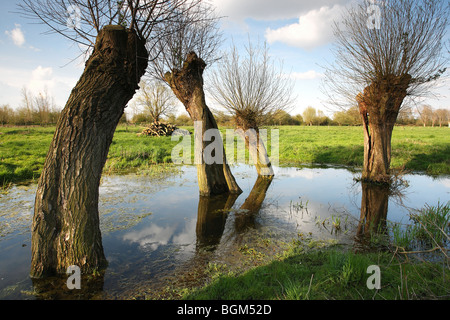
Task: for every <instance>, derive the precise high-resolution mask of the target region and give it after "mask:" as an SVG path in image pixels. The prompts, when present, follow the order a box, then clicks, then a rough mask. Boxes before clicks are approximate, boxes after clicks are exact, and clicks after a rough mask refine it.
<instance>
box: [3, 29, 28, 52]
mask: <svg viewBox="0 0 450 320" xmlns="http://www.w3.org/2000/svg"><path fill="white" fill-rule="evenodd" d="M5 34H6V35H7V36H9V37H10V38H11V39H12V41H13V42H14V44H15V45H16V46H18V47H21V46H23V45H24V44H25V36H24V34H23V32H22V30H21V29H20V24H16V28H15V29H12V30H11V31H5Z"/></svg>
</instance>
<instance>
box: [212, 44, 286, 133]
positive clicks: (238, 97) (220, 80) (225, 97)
mask: <svg viewBox="0 0 450 320" xmlns="http://www.w3.org/2000/svg"><path fill="white" fill-rule="evenodd" d="M245 49H246V56H245V57H244V58H241V56H240V55H239V53H238V50H237V48H236V46H233V47H232V48H231V51H230V52H229V53H228V54H224V55H223V60H221V63H220V64H218V67H217V68H216V69H215V70H214V72H213V75H212V85H211V89H210V93H211V95H212V97H213V98H214V99H215V100H216V102H217V103H218V104H219V105H220V106H222V107H224V108H225V109H226V110H227V111H228V112H229V113H230V114H231V115H232V116H233V117H234V118H235V120H236V121H238V122H245V123H242V125H243V126H244V127H247V128H258V126H260V125H263V124H264V123H265V122H266V121H267V120H268V118H269V117H270V116H272V115H273V114H275V113H276V112H279V111H280V110H287V109H289V108H290V107H291V106H292V103H293V97H292V89H293V82H292V80H291V79H290V78H289V77H287V76H286V75H285V74H283V68H282V65H280V67H279V68H277V66H276V65H275V63H274V61H272V60H271V59H270V56H269V51H268V47H267V45H266V44H264V46H254V45H252V43H251V42H250V40H249V43H248V45H247V46H246V48H245ZM247 128H245V129H247Z"/></svg>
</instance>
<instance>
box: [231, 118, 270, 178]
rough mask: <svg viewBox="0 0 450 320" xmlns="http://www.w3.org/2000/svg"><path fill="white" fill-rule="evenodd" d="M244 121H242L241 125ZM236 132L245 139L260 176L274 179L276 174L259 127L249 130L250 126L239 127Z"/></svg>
mask: <svg viewBox="0 0 450 320" xmlns="http://www.w3.org/2000/svg"><path fill="white" fill-rule="evenodd" d="M244 121H245V120H243V119H241V120H240V121H239V123H242V122H244ZM236 132H237V133H238V134H239V136H241V138H242V139H244V141H245V147H246V148H247V150H248V152H249V154H250V157H251V158H252V160H253V164H254V165H255V168H256V172H257V173H258V176H260V177H265V178H267V179H272V177H273V176H274V175H275V173H274V171H273V168H272V164H271V162H270V159H269V155H268V154H267V149H266V146H265V145H264V142H263V141H262V139H261V136H260V133H259V129H258V128H257V127H252V128H249V127H248V126H244V125H238V129H237V130H236Z"/></svg>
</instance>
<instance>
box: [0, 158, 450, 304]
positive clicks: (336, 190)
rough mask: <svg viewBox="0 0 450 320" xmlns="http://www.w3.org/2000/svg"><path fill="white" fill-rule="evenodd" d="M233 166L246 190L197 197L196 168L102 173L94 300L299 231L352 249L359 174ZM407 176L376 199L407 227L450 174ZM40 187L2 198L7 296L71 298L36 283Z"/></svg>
mask: <svg viewBox="0 0 450 320" xmlns="http://www.w3.org/2000/svg"><path fill="white" fill-rule="evenodd" d="M232 171H233V174H234V175H235V177H236V180H237V182H238V183H239V185H240V187H241V188H242V190H243V193H242V194H241V195H239V196H221V197H214V198H205V197H200V196H199V195H198V187H197V177H196V168H195V167H192V166H186V167H180V168H179V170H178V171H176V172H175V173H170V174H164V175H162V176H159V177H156V178H155V177H151V178H150V177H147V176H145V175H125V176H105V177H104V178H103V179H102V183H101V187H100V203H99V211H100V223H101V230H102V238H103V248H104V251H105V255H106V257H107V260H108V262H109V265H108V268H107V270H106V272H105V275H104V277H103V278H102V282H101V283H100V284H99V285H98V286H97V287H96V290H95V292H93V293H92V292H91V293H90V295H89V296H88V298H93V299H130V298H163V297H164V295H162V294H161V292H163V291H164V288H167V286H168V285H169V284H173V283H177V282H189V281H190V282H192V283H193V284H195V281H200V280H199V279H201V278H202V275H204V273H205V270H206V269H207V267H208V266H211V265H228V266H233V265H239V263H242V255H243V254H245V253H248V252H253V253H256V254H254V256H253V258H254V259H255V261H256V260H264V259H265V258H270V256H271V255H274V254H277V253H279V252H280V251H281V250H282V249H283V245H284V244H286V243H289V242H290V241H292V240H293V239H298V238H299V237H300V236H302V237H303V236H306V237H309V238H312V239H317V240H325V241H335V242H339V243H342V244H345V245H352V244H353V243H354V242H355V237H356V236H357V235H360V234H361V233H362V230H363V229H364V222H363V221H362V218H361V215H362V207H365V208H366V207H367V203H366V202H367V201H368V199H370V197H368V196H367V194H368V191H367V190H365V189H363V188H362V187H361V184H360V183H356V182H355V180H354V179H355V178H357V177H358V176H359V175H360V174H359V173H358V172H354V171H351V170H348V169H347V168H342V167H322V168H307V167H303V168H276V176H275V178H274V179H273V180H272V181H271V182H270V181H269V182H268V181H262V180H260V179H257V175H256V170H255V169H254V168H253V167H251V166H246V165H239V166H234V167H232ZM404 179H405V180H406V181H407V187H404V188H402V189H401V194H400V193H398V194H394V195H386V196H384V197H383V196H381V197H377V198H376V199H377V200H376V201H377V202H385V205H384V204H382V205H379V203H378V204H377V206H378V207H377V208H376V209H375V210H378V211H380V210H381V211H383V210H384V213H382V214H384V215H385V217H384V218H385V219H387V220H388V221H391V222H398V223H408V221H409V213H410V212H411V211H412V210H415V209H420V208H422V207H423V206H424V205H425V204H429V205H436V204H437V203H438V202H441V203H446V202H447V201H449V200H450V177H439V178H432V177H429V176H426V175H418V174H414V175H407V176H405V177H404ZM35 190H36V186H35V185H30V186H15V187H13V188H12V189H10V190H9V192H8V193H7V194H3V195H0V299H36V298H64V296H60V295H58V294H57V293H51V294H50V295H47V296H46V295H45V294H44V295H41V294H40V293H39V292H42V291H44V292H45V290H46V289H45V286H44V289H42V288H37V287H39V284H36V283H33V282H32V281H31V280H30V278H29V276H28V274H29V269H30V255H31V252H30V241H31V234H30V226H31V221H32V214H33V204H34V194H35ZM380 207H382V208H384V209H382V208H381V209H380ZM366 214H367V213H366ZM334 221H339V222H340V227H339V230H337V229H336V228H333V222H334ZM251 250H254V251H251ZM245 261H246V262H245V263H246V264H248V263H249V261H251V259H250V260H245Z"/></svg>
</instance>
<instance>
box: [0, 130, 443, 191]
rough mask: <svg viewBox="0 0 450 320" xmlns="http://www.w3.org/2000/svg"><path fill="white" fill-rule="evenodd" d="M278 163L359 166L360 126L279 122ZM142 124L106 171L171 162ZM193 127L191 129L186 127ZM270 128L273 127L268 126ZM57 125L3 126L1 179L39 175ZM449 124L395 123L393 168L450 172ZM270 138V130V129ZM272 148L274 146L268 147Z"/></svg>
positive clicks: (123, 138) (124, 136)
mask: <svg viewBox="0 0 450 320" xmlns="http://www.w3.org/2000/svg"><path fill="white" fill-rule="evenodd" d="M272 128H276V129H279V137H280V138H279V142H280V148H279V156H280V165H282V166H288V165H298V164H338V165H349V166H356V167H360V166H361V165H362V161H363V133H362V129H361V127H305V126H281V127H272ZM142 129H143V127H139V126H125V125H121V126H119V127H118V129H117V130H116V133H115V136H114V140H113V143H112V145H111V147H110V152H109V157H108V161H107V163H106V166H105V172H106V173H121V172H128V171H130V170H148V169H151V168H152V167H153V165H155V164H162V163H171V152H172V149H173V147H174V146H175V145H177V143H178V142H177V141H171V138H170V137H162V138H155V137H139V136H138V135H137V134H138V133H139V132H141V131H142ZM188 129H191V130H192V128H188ZM269 129H270V128H269ZM54 130H55V128H54V127H45V128H44V127H0V184H1V185H3V186H4V185H6V184H9V183H22V182H29V181H30V180H36V179H37V178H38V177H39V175H40V172H41V169H42V166H43V164H44V161H45V157H46V154H47V151H48V148H49V145H50V142H51V140H52V137H53V133H54ZM449 133H450V129H449V128H423V127H396V128H395V130H394V134H393V141H392V163H391V166H392V167H401V166H405V168H406V169H408V170H412V171H421V172H426V173H428V174H434V175H438V174H450V134H449ZM268 135H269V137H270V131H269V134H268ZM268 149H269V151H270V145H269V146H268Z"/></svg>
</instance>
